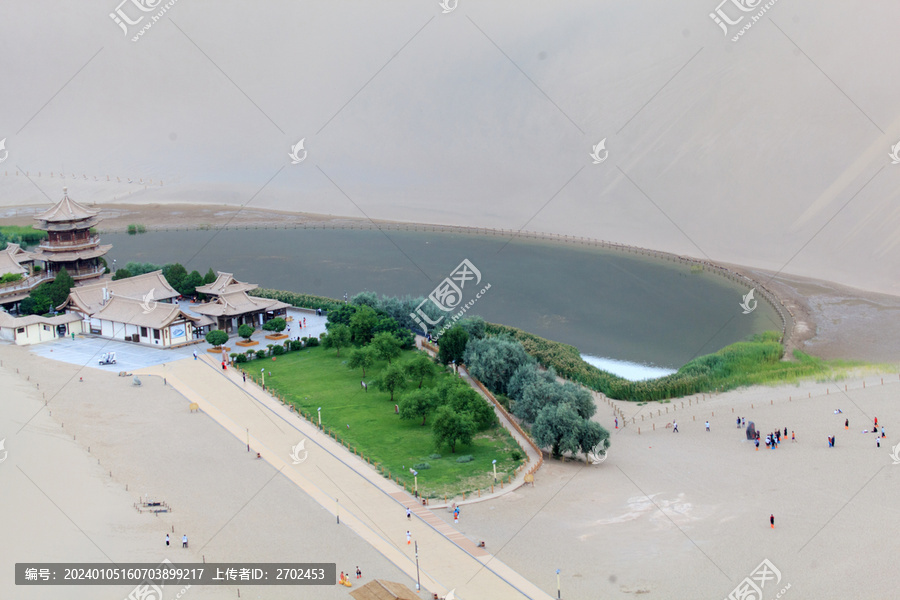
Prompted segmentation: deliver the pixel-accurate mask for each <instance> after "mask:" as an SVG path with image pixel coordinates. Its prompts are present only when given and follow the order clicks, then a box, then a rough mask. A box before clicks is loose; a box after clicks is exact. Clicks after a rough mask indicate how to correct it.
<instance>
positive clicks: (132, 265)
mask: <svg viewBox="0 0 900 600" xmlns="http://www.w3.org/2000/svg"><path fill="white" fill-rule="evenodd" d="M122 268H123V269H128V272H129V273H131V276H132V277H134V276H135V275H143V274H145V273H152V272H153V271H159V270H160V269H162V267H161V266H159V265H155V264H153V263H140V262H131V261H129V262H127V263H125V266H124V267H122ZM119 270H120V271H121V269H119ZM169 283H172V282H171V281H170V282H169Z"/></svg>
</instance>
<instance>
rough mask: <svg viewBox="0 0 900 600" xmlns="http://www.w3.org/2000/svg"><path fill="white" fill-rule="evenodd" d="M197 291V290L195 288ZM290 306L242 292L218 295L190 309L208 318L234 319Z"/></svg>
mask: <svg viewBox="0 0 900 600" xmlns="http://www.w3.org/2000/svg"><path fill="white" fill-rule="evenodd" d="M197 289H198V290H199V288H197ZM289 306H290V304H287V303H285V302H281V301H280V300H271V299H269V298H258V297H256V296H250V295H248V294H247V292H245V291H243V290H238V291H234V292H226V293H224V294H220V295H219V296H218V297H217V298H216V299H215V300H213V301H212V302H205V303H203V304H198V305H197V306H193V307H191V310H192V311H194V312H195V313H197V314H200V315H207V316H210V317H234V316H237V315H245V314H247V313H254V312H259V311H271V310H277V309H280V308H287V307H289Z"/></svg>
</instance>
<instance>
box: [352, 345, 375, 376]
mask: <svg viewBox="0 0 900 600" xmlns="http://www.w3.org/2000/svg"><path fill="white" fill-rule="evenodd" d="M373 364H375V353H374V351H373V350H372V347H371V346H364V347H363V348H356V349H354V350H353V351H352V352H351V353H350V359H349V360H348V361H347V366H348V367H350V368H351V369H360V368H361V369H362V372H363V377H365V376H366V369H368V368H369V367H371V366H372V365H373Z"/></svg>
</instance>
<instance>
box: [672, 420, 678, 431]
mask: <svg viewBox="0 0 900 600" xmlns="http://www.w3.org/2000/svg"><path fill="white" fill-rule="evenodd" d="M672 425H674V428H673V429H672V433H678V421H672Z"/></svg>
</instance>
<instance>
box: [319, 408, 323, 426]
mask: <svg viewBox="0 0 900 600" xmlns="http://www.w3.org/2000/svg"><path fill="white" fill-rule="evenodd" d="M319 429H322V407H321V406H320V407H319Z"/></svg>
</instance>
